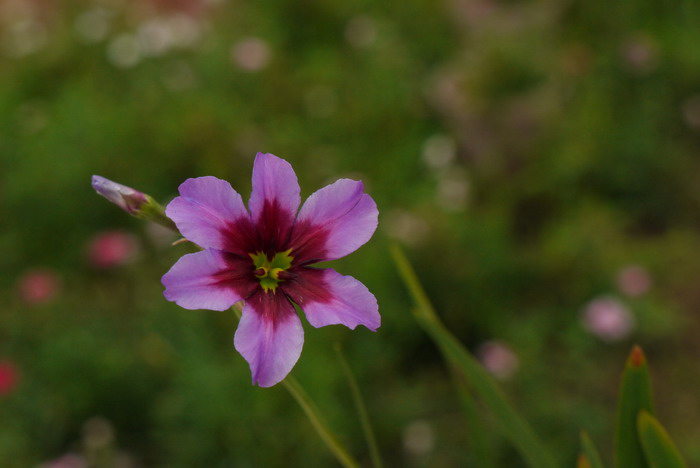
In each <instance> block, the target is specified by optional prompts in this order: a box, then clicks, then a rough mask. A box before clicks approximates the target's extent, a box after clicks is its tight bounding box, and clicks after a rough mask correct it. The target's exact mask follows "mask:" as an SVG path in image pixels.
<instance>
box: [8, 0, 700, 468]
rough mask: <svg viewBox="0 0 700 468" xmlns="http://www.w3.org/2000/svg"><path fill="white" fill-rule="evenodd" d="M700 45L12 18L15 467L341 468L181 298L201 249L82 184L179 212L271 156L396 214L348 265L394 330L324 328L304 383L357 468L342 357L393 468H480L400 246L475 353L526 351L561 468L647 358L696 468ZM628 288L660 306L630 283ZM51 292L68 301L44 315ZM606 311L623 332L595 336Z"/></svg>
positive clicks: (625, 30)
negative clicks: (182, 196) (125, 251)
mask: <svg viewBox="0 0 700 468" xmlns="http://www.w3.org/2000/svg"><path fill="white" fill-rule="evenodd" d="M699 21H700V4H698V3H696V2H693V1H691V0H681V1H679V2H656V1H652V0H640V1H637V2H627V3H619V4H611V3H610V2H603V1H600V0H592V1H588V2H582V1H578V2H576V1H567V2H554V1H528V0H500V1H496V0H444V1H440V2H433V1H428V0H407V1H403V2H369V1H362V0H356V1H349V2H331V1H329V0H304V1H301V2H300V1H290V0H271V1H267V2H250V1H244V0H237V1H234V0H228V1H227V0H218V1H206V0H178V1H176V2H175V1H165V0H158V1H156V0H150V1H136V0H131V1H129V0H101V1H97V0H95V1H91V2H88V1H77V0H76V1H73V2H67V3H60V4H58V3H55V2H48V1H46V0H32V1H29V0H0V213H2V216H1V217H0V219H2V221H1V223H2V229H0V250H1V251H2V255H0V294H1V295H2V297H3V300H2V310H0V359H2V360H5V361H8V360H9V361H11V362H13V363H15V365H16V367H17V369H18V372H19V381H18V386H17V387H16V388H15V389H14V390H13V391H10V392H7V393H5V394H3V395H2V396H0V421H2V422H1V423H0V460H1V461H2V464H3V466H8V467H26V466H35V465H37V464H38V463H41V462H44V461H47V460H50V459H55V458H57V457H60V456H62V455H63V454H66V453H74V454H83V456H86V457H88V458H90V457H92V458H91V460H92V461H91V463H92V464H93V465H94V466H135V465H136V466H168V467H180V466H181V467H189V466H212V467H228V466H236V467H246V466H250V467H253V466H287V465H289V464H292V465H301V464H303V465H305V466H325V465H330V466H333V460H332V458H331V457H330V455H329V454H328V453H327V452H326V450H325V448H324V447H323V446H322V445H321V444H320V442H319V441H318V440H317V438H316V435H315V433H314V432H313V429H312V428H311V427H310V425H309V424H308V422H307V421H306V420H305V419H304V416H303V414H302V413H301V411H300V410H299V408H298V407H296V406H295V405H294V404H293V401H292V400H291V398H290V397H289V395H288V394H286V393H285V392H284V390H283V389H281V388H272V389H259V388H254V387H252V386H251V385H250V375H249V371H248V368H247V365H246V364H245V362H244V361H243V359H242V358H241V357H240V356H239V355H238V354H237V353H236V352H235V351H234V350H233V347H232V336H233V333H234V330H235V327H236V320H235V316H234V315H233V314H232V313H216V312H209V311H202V312H192V311H186V310H182V309H180V308H178V307H177V306H175V305H174V304H171V303H168V302H167V301H165V300H164V299H163V297H162V294H161V293H162V288H161V286H160V284H159V278H160V276H161V275H162V274H163V273H164V272H165V271H167V269H168V268H169V266H170V265H171V264H172V263H173V262H174V261H175V259H176V258H178V257H179V256H180V255H182V254H183V253H185V252H186V251H187V247H186V246H176V247H170V246H169V243H170V242H171V241H172V239H169V238H167V237H164V235H163V234H162V233H160V232H158V231H156V230H153V229H151V228H150V227H148V226H144V225H142V224H140V223H139V222H138V221H137V220H134V219H132V218H129V217H128V216H125V215H124V214H123V213H122V212H120V211H119V210H118V209H117V208H115V207H114V206H111V205H109V204H108V203H106V202H105V200H104V199H102V198H100V197H98V196H96V195H95V194H94V193H93V192H92V190H91V188H90V185H89V183H90V176H91V175H92V174H101V175H104V176H106V177H108V178H110V179H113V180H116V181H119V182H122V183H124V184H127V185H129V186H132V187H135V188H138V189H140V190H143V191H145V192H148V193H149V194H151V195H153V196H154V197H156V198H157V199H159V200H162V201H163V202H167V201H168V200H169V199H170V198H171V197H173V196H174V195H175V193H176V191H177V186H178V184H179V183H181V182H182V181H183V180H184V179H186V178H188V177H193V176H199V175H215V176H217V177H220V178H224V179H227V180H230V181H231V182H232V184H233V185H234V187H236V189H237V190H238V191H239V192H240V193H242V194H243V195H244V198H246V197H247V194H248V193H249V190H250V171H251V167H252V160H253V157H254V155H255V153H256V152H257V151H265V152H271V153H274V154H277V155H278V156H281V157H284V158H286V159H288V160H289V161H290V162H291V163H292V164H293V165H294V167H295V169H296V170H297V173H298V175H299V179H300V182H301V186H302V195H304V196H308V195H309V194H310V193H312V192H313V191H314V190H316V189H317V188H319V187H321V186H323V185H325V184H326V183H328V182H330V181H333V180H335V179H336V178H339V177H346V176H347V177H353V178H361V179H362V180H364V181H365V183H366V186H367V190H368V192H369V193H371V194H372V196H373V197H374V198H375V200H376V201H377V202H378V204H379V207H380V212H381V218H380V229H379V232H378V234H377V235H376V236H375V238H374V239H373V240H372V241H371V242H370V243H369V244H368V245H366V246H365V247H363V248H362V249H361V250H360V251H359V252H358V253H357V254H355V255H353V256H351V257H349V258H347V259H343V260H340V261H337V262H335V264H334V267H337V269H338V270H340V271H342V272H343V273H345V274H351V275H353V276H355V277H357V278H358V279H360V280H361V281H363V282H364V283H365V284H366V285H367V286H368V287H369V289H370V290H371V291H373V292H374V293H375V295H376V296H377V298H378V300H379V304H380V311H381V312H382V315H383V326H382V328H381V329H380V331H379V332H378V333H376V334H373V333H370V332H367V331H366V330H364V329H362V330H356V331H354V332H351V331H349V330H346V329H341V328H340V327H327V328H324V329H318V330H311V329H310V327H309V326H308V324H307V326H306V329H307V333H306V343H305V346H304V352H303V353H302V358H301V359H300V362H299V364H298V365H297V366H296V368H295V370H294V374H295V376H296V377H297V378H298V379H299V380H300V381H302V382H303V384H304V386H305V388H306V389H307V390H308V391H309V393H310V394H311V396H312V397H313V398H314V400H315V401H316V403H317V405H318V406H319V407H320V408H321V409H322V410H323V412H324V415H325V416H326V417H327V419H328V421H329V423H330V424H331V425H332V426H333V427H335V428H336V429H337V431H338V432H339V433H340V434H341V435H342V436H343V437H344V438H345V439H346V440H344V442H346V443H347V444H348V446H349V447H350V448H351V450H352V451H353V453H354V454H356V455H357V456H358V457H359V458H360V459H361V460H363V461H364V462H365V463H369V454H368V453H367V450H366V448H365V447H364V445H363V442H362V434H361V430H360V425H359V422H358V421H357V418H356V415H355V414H354V410H353V406H352V399H351V395H350V392H349V389H348V388H347V386H346V384H345V381H344V379H343V376H342V372H341V371H340V369H339V365H338V362H337V360H336V358H335V356H334V354H333V353H332V352H331V349H332V346H333V343H335V342H342V343H343V347H344V349H345V352H346V355H347V358H348V361H349V363H350V365H351V367H352V368H353V371H354V372H355V374H356V376H357V377H358V380H359V384H360V387H361V388H362V392H363V394H364V395H365V396H366V397H367V405H368V409H369V412H370V416H371V417H372V419H373V422H374V424H375V426H376V427H375V429H376V432H377V438H378V441H379V445H380V449H381V451H382V453H383V455H384V457H385V459H386V460H387V464H388V465H389V466H416V467H421V466H431V467H451V466H473V460H472V459H471V458H470V451H469V447H468V446H466V445H465V441H466V440H468V437H467V434H468V431H469V428H468V427H466V425H465V424H464V420H463V417H462V414H461V412H460V406H459V400H458V398H457V396H456V395H455V394H454V392H453V388H452V386H451V383H450V378H449V375H448V373H447V371H446V370H445V368H444V367H443V365H442V363H441V360H440V358H439V355H438V352H437V350H436V349H435V348H434V346H433V345H432V343H431V342H430V340H429V339H428V338H427V337H426V336H425V335H424V334H423V333H422V332H421V331H420V329H419V328H418V326H417V324H416V323H415V322H414V320H413V319H412V317H411V315H410V307H411V305H410V304H411V303H410V300H409V298H408V297H407V295H406V293H405V291H404V290H403V288H402V286H401V284H400V281H399V279H398V276H397V274H396V272H395V271H394V270H393V267H392V264H391V261H390V258H389V255H388V250H387V246H388V244H389V242H390V241H393V240H398V241H399V242H402V243H404V244H406V245H407V247H408V251H409V253H410V256H411V257H412V260H413V262H414V264H415V265H416V267H417V270H418V272H419V275H420V277H421V280H422V281H423V282H424V285H425V287H426V289H427V291H428V294H429V295H430V296H431V298H432V299H433V301H434V303H435V306H436V309H437V310H438V312H439V313H440V315H441V316H442V318H443V320H444V321H445V322H446V324H447V325H448V327H449V328H450V330H451V331H452V332H453V333H454V334H455V335H456V336H458V337H459V338H460V340H461V341H462V342H463V343H465V344H466V345H467V346H468V347H469V348H470V349H474V350H478V349H480V345H481V344H482V343H484V342H486V341H492V340H498V341H499V342H502V343H507V345H508V347H509V348H510V349H511V350H512V351H513V352H514V353H515V355H516V356H517V360H518V362H519V365H520V371H519V372H516V373H515V374H514V375H512V376H511V377H510V379H509V380H507V381H505V382H504V387H505V390H506V392H507V393H508V394H509V395H511V397H512V399H513V400H514V402H515V403H516V405H517V406H518V407H519V408H521V409H522V410H523V411H524V413H525V415H526V416H527V419H528V420H529V421H530V422H531V423H532V425H533V427H535V428H536V430H537V431H538V432H539V433H540V435H541V436H542V438H543V439H544V441H545V442H546V444H547V445H548V446H549V447H551V448H552V450H554V451H555V452H556V456H557V457H558V459H559V461H560V462H562V463H567V464H568V465H569V466H573V465H574V463H575V460H576V455H577V450H578V447H577V445H578V433H579V429H581V428H583V429H585V430H587V431H588V432H589V433H590V434H591V437H592V438H593V439H594V440H597V441H600V440H611V439H612V437H611V435H612V433H613V429H614V428H613V422H612V420H611V419H610V418H609V415H610V414H611V411H612V408H614V400H615V395H616V391H617V388H616V386H617V373H618V370H619V363H620V362H623V361H624V356H625V354H626V351H627V350H628V349H629V347H630V344H631V343H632V342H634V341H637V342H641V343H643V344H644V347H645V349H646V351H647V354H648V356H649V359H650V361H651V363H652V365H653V367H654V369H655V379H654V380H655V385H654V386H655V388H656V390H657V412H658V415H659V418H660V419H661V420H663V421H664V423H665V426H666V427H667V428H668V429H669V431H670V432H671V433H673V434H674V436H675V437H674V438H675V440H676V442H677V443H678V446H679V449H680V451H681V452H683V454H684V455H685V456H686V458H687V460H688V461H689V463H690V464H691V465H692V464H698V463H700V446H699V445H698V444H697V440H698V439H699V438H700V432H699V431H700V429H699V428H698V427H697V425H695V424H694V421H692V418H688V415H692V414H697V413H698V412H700V399H698V398H697V393H696V392H695V391H694V389H695V388H697V386H698V385H700V373H698V372H697V366H696V365H695V363H696V362H697V356H698V354H700V346H699V345H698V340H697V339H696V335H697V333H698V331H699V326H698V325H699V323H698V319H697V315H696V311H697V309H698V307H700V289H698V287H697V282H698V281H699V280H700V237H699V236H698V227H700V209H699V208H700V184H698V183H697V180H696V179H697V174H698V173H700V158H699V157H698V154H700V58H699V57H700V56H699V55H698V54H697V44H698V43H700V30H699V29H698V28H697V27H696V25H697V24H698V22H699ZM114 229H120V230H124V231H128V232H132V233H134V234H135V235H136V236H137V243H138V245H139V249H138V252H136V253H134V255H132V257H133V259H132V261H131V262H128V263H125V264H117V265H114V266H112V267H110V268H106V267H104V266H103V267H102V268H98V267H96V266H95V265H96V263H95V261H94V258H92V256H93V255H95V253H94V250H91V249H90V248H89V247H88V245H91V244H90V243H91V242H93V239H94V238H95V236H96V235H98V234H99V233H102V232H104V231H107V230H114ZM630 266H635V267H636V268H638V269H641V270H642V271H644V272H646V274H647V275H648V276H649V277H650V278H651V286H648V287H646V288H641V287H638V288H637V289H634V288H632V289H630V287H629V286H625V284H626V283H625V281H624V278H623V277H622V276H621V275H622V272H624V271H626V269H628V268H629V267H630ZM37 268H41V269H43V270H41V271H48V272H52V274H53V275H55V276H54V278H55V279H56V282H55V284H54V290H53V292H51V291H50V290H49V291H48V293H47V290H45V291H44V293H45V294H44V296H43V299H41V300H37V296H36V294H35V293H36V290H35V289H36V287H35V286H32V284H34V283H31V281H30V279H31V276H30V275H31V273H32V272H36V271H37V270H36V269H37ZM28 275H29V276H28ZM27 278H30V279H27ZM27 282H29V283H27ZM638 282H639V281H638ZM27 284H29V286H27ZM23 285H24V286H23ZM33 288H34V289H33ZM49 289H50V288H49ZM23 291H24V292H23ZM27 291H29V292H27ZM32 291H33V292H32ZM32 294H34V295H32ZM600 297H612V298H614V299H615V300H616V301H617V303H619V304H620V305H621V307H623V308H624V310H626V311H627V312H628V313H630V314H631V316H632V318H633V321H634V325H635V326H634V329H633V331H632V333H631V335H626V336H620V337H618V338H616V339H614V340H613V339H609V338H608V339H601V338H599V337H598V336H596V335H595V334H592V333H591V332H590V330H589V329H590V328H591V327H590V326H588V328H587V327H586V326H584V325H583V324H582V321H584V320H585V318H584V314H586V313H587V312H586V311H587V310H589V309H587V304H590V303H591V301H593V300H595V299H597V298H600ZM485 417H486V420H485V424H486V425H487V426H488V424H489V420H488V417H487V416H485ZM490 443H491V444H492V448H493V450H492V451H493V453H494V454H496V455H494V457H495V459H496V460H495V462H496V463H498V466H508V467H518V466H523V465H522V461H521V460H520V459H519V458H518V456H517V454H516V453H515V452H514V450H513V449H512V448H510V447H509V446H508V445H507V443H506V442H505V441H503V440H500V439H497V438H494V439H493V440H491V441H490ZM600 448H601V453H612V450H611V447H609V446H607V447H606V446H603V445H601V447H600ZM105 460H107V461H105ZM606 461H607V462H609V460H606ZM118 463H121V465H118ZM608 464H609V463H608Z"/></svg>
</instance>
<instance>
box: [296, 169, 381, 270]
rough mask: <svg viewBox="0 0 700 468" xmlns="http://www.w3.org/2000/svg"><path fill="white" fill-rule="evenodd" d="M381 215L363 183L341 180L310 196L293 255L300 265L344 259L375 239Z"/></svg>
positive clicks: (301, 212)
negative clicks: (371, 239)
mask: <svg viewBox="0 0 700 468" xmlns="http://www.w3.org/2000/svg"><path fill="white" fill-rule="evenodd" d="M378 216H379V212H378V211H377V204H376V203H374V200H372V197H370V196H369V195H367V194H366V193H364V185H363V184H362V182H360V181H356V180H350V179H340V180H338V181H336V182H334V183H333V184H331V185H328V186H326V187H323V188H322V189H320V190H317V191H316V192H314V193H313V194H311V196H310V197H309V199H308V200H306V202H305V203H304V206H302V207H301V211H300V212H299V216H298V217H297V221H296V224H295V226H294V232H293V235H292V241H291V246H292V256H294V257H295V259H297V262H299V263H301V264H304V263H313V262H318V261H323V260H334V259H337V258H340V257H344V256H345V255H348V254H349V253H351V252H354V251H355V250H357V249H358V248H359V247H360V246H362V245H363V244H364V243H365V242H367V241H368V240H369V239H370V237H372V234H374V231H375V230H376V229H377V220H378Z"/></svg>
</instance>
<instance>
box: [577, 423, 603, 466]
mask: <svg viewBox="0 0 700 468" xmlns="http://www.w3.org/2000/svg"><path fill="white" fill-rule="evenodd" d="M581 451H582V454H581V455H582V456H583V457H584V458H585V459H586V460H585V461H586V463H588V466H589V467H590V468H605V467H604V466H603V460H601V458H600V455H599V454H598V449H596V448H595V445H593V441H592V440H591V438H590V437H588V434H587V433H586V432H585V431H584V432H581ZM579 460H580V457H579ZM579 463H581V462H580V461H579Z"/></svg>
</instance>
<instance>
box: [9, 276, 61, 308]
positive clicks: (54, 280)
mask: <svg viewBox="0 0 700 468" xmlns="http://www.w3.org/2000/svg"><path fill="white" fill-rule="evenodd" d="M17 289H18V292H19V295H20V297H21V298H22V300H23V301H24V302H26V303H27V304H44V303H47V302H50V301H51V300H52V299H53V298H54V297H55V296H56V293H57V292H58V289H59V280H58V277H57V276H56V274H55V273H54V272H53V271H51V270H49V269H47V268H36V269H33V270H29V271H27V272H25V273H24V274H23V275H22V276H21V277H20V278H19V281H18V282H17Z"/></svg>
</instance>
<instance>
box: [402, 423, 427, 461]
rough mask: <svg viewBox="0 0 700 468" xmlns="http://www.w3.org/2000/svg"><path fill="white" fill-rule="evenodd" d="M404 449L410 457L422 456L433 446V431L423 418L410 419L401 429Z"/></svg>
mask: <svg viewBox="0 0 700 468" xmlns="http://www.w3.org/2000/svg"><path fill="white" fill-rule="evenodd" d="M401 438H402V439H403V448H404V450H405V451H406V452H407V453H408V454H409V455H411V456H412V457H423V456H425V455H428V454H429V453H430V452H432V451H433V449H434V448H435V431H434V430H433V427H432V426H431V425H430V424H429V423H428V422H427V421H423V420H416V421H412V422H411V423H410V424H409V425H408V426H406V427H405V428H404V430H403V433H402V437H401Z"/></svg>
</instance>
